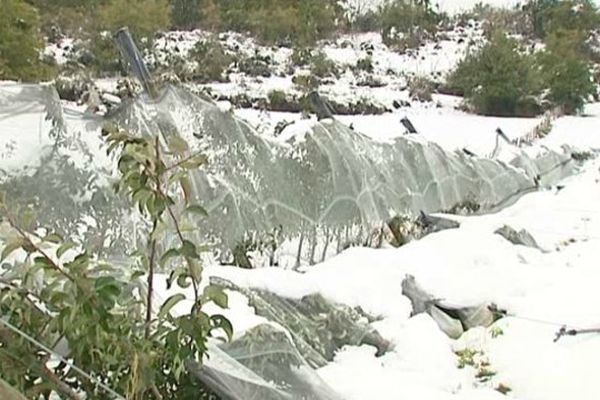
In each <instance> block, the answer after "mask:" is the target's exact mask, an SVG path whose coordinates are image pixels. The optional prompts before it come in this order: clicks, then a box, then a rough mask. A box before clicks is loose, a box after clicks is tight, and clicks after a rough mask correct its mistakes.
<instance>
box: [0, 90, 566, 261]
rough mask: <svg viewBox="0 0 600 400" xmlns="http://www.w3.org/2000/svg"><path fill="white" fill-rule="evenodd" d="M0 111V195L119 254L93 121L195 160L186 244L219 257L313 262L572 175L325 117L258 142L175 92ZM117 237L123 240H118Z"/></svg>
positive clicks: (18, 103) (46, 96)
mask: <svg viewBox="0 0 600 400" xmlns="http://www.w3.org/2000/svg"><path fill="white" fill-rule="evenodd" d="M0 104H4V105H6V104H10V106H2V111H1V113H2V114H1V115H2V117H1V118H2V120H1V122H2V131H3V135H4V136H3V141H4V147H5V148H6V149H8V148H11V149H12V154H13V155H14V157H17V156H16V155H18V157H20V160H18V161H15V160H14V157H13V158H11V157H8V158H7V157H4V158H3V159H2V163H1V164H0V167H1V168H0V169H1V170H2V171H3V181H4V187H5V189H8V191H9V192H10V193H11V194H12V195H13V197H17V198H20V199H21V201H20V203H21V204H32V206H33V207H35V209H37V210H43V212H41V213H40V214H41V215H42V216H43V217H45V220H43V221H41V223H44V224H50V225H54V226H57V228H58V230H59V232H64V231H68V229H72V228H73V227H74V226H75V227H78V229H79V230H80V231H83V232H85V233H87V234H88V236H93V238H92V237H89V239H93V242H94V243H97V244H98V246H97V247H99V248H101V247H103V246H104V247H111V246H107V245H108V244H111V243H112V244H117V243H118V244H119V245H120V247H123V246H126V244H127V243H128V242H129V241H131V240H132V239H131V236H132V235H131V234H130V231H131V229H133V228H132V227H131V226H129V225H128V220H129V219H132V221H131V225H132V226H133V225H135V221H134V220H133V217H125V216H126V215H131V213H130V212H129V210H128V209H127V206H126V205H125V204H123V202H121V201H120V200H119V199H117V198H116V197H115V196H114V195H113V194H112V193H111V190H110V189H109V188H108V186H109V185H108V184H107V182H108V179H107V178H109V177H110V176H111V175H112V174H113V173H114V172H113V171H114V169H113V168H112V164H111V161H110V160H107V159H106V156H105V151H104V148H103V145H102V143H101V140H100V135H99V131H100V128H101V126H103V124H105V123H107V122H111V123H113V124H116V125H118V126H119V127H121V128H123V129H127V130H128V131H130V132H135V133H136V134H139V135H156V134H159V135H160V136H161V137H162V138H163V139H164V140H165V141H166V140H168V138H169V136H170V135H181V136H182V137H183V138H185V139H186V140H187V141H188V143H189V144H190V145H191V151H193V152H198V151H202V152H203V153H205V154H206V155H207V157H208V161H209V162H208V164H207V165H206V166H205V167H202V168H201V169H199V170H197V171H194V172H193V173H192V179H191V181H192V186H193V187H192V192H193V196H194V197H195V202H197V203H199V204H201V205H203V206H204V208H205V209H206V210H207V211H208V214H209V215H208V217H207V218H205V219H204V220H203V221H202V222H201V226H200V227H199V228H200V229H199V232H201V236H200V237H198V238H197V239H198V240H200V241H203V242H207V241H209V242H211V244H212V245H213V247H214V248H220V249H222V250H223V251H224V252H225V253H224V254H227V256H231V255H232V252H234V249H235V248H236V246H237V245H239V243H241V242H243V241H244V240H248V238H250V237H251V238H252V240H253V241H254V242H262V243H266V242H267V241H268V240H269V239H272V240H271V242H269V243H270V244H269V245H271V246H273V247H276V246H277V245H278V243H279V244H280V243H281V241H282V240H284V239H290V238H291V239H294V238H295V239H296V245H297V246H298V258H299V259H302V260H306V261H310V262H316V261H320V260H322V259H324V258H326V257H327V256H329V255H331V254H335V253H336V252H338V251H339V250H340V249H341V248H343V247H344V246H346V245H347V244H348V243H349V242H358V243H369V240H368V239H369V237H370V235H372V233H373V231H374V229H378V228H380V227H381V226H382V224H384V223H386V222H387V221H389V220H390V219H391V218H393V217H394V216H396V215H416V214H418V213H419V211H425V212H438V211H444V210H451V209H453V208H455V207H458V206H460V205H461V204H477V206H478V209H480V210H490V209H494V208H496V207H500V206H503V205H506V204H508V203H510V202H511V201H513V200H515V199H516V198H518V197H519V196H520V195H522V194H523V193H526V192H528V191H531V190H535V189H536V188H537V187H539V185H545V184H547V183H551V182H554V181H556V180H557V179H560V178H562V177H564V176H566V175H567V174H569V173H570V172H571V171H572V170H573V167H574V163H573V162H572V157H571V154H570V151H569V150H568V149H565V151H564V152H553V151H550V150H545V151H541V152H538V153H537V154H536V155H535V157H530V156H529V155H528V154H527V153H526V152H524V151H520V150H515V155H514V157H513V158H512V160H511V161H510V162H509V163H505V162H502V161H498V160H495V159H488V158H479V157H471V156H468V155H466V154H463V153H459V152H457V153H449V152H447V151H444V150H443V149H442V148H441V147H439V146H438V145H436V144H434V143H429V142H426V141H422V140H420V139H419V138H411V137H399V138H397V139H394V140H392V141H388V142H380V141H375V140H373V139H371V138H369V137H367V136H365V135H363V134H361V133H359V132H355V131H353V130H351V129H349V128H348V127H346V126H344V125H343V124H341V123H339V122H338V121H336V120H331V119H329V120H323V121H321V122H316V121H301V122H299V123H297V124H296V125H292V126H290V127H288V128H287V129H286V130H284V132H283V133H282V134H281V135H280V136H279V137H270V136H269V137H267V136H261V135H259V134H258V133H257V132H256V131H255V130H254V129H253V128H252V127H251V126H250V125H248V124H247V123H246V122H244V121H242V120H240V119H239V118H236V117H234V116H233V114H232V113H230V112H223V111H221V110H220V109H219V108H218V107H217V106H215V105H214V103H212V102H211V101H210V100H206V99H203V98H201V97H200V96H196V95H194V94H192V93H191V92H190V91H188V90H185V89H183V88H179V87H169V88H168V89H166V90H165V91H164V93H163V94H162V96H161V97H160V98H159V99H158V100H156V101H151V100H148V99H147V98H146V97H143V96H140V97H138V98H136V99H134V100H132V101H129V102H126V103H124V104H123V105H122V106H121V107H120V108H119V109H117V110H115V111H114V112H112V113H110V114H109V116H107V117H106V118H98V117H94V118H92V117H85V116H84V115H83V114H81V113H79V114H77V113H73V112H68V111H66V112H63V111H62V109H61V106H60V102H59V100H58V97H57V96H56V94H55V92H54V91H53V89H52V88H50V87H40V86H23V87H17V86H14V87H11V88H6V87H3V89H2V90H0ZM19 121H20V122H19ZM19 124H21V125H19ZM28 124H29V125H28ZM15 126H22V127H23V128H19V131H18V134H16V135H15V134H12V135H10V134H6V133H5V132H7V131H8V130H9V129H12V131H13V132H14V130H15ZM15 136H18V137H19V138H20V139H19V140H18V141H17V142H15V141H14V137H15ZM11 146H12V147H11ZM32 150H33V151H32ZM23 154H28V156H26V157H24V156H23ZM15 162H17V164H18V165H19V168H15ZM25 171H26V172H25ZM42 199H43V201H42ZM124 221H125V223H124ZM124 231H127V235H126V236H127V238H126V239H127V240H125V241H123V240H119V238H121V237H123V236H125V232H124ZM71 232H72V230H71ZM133 236H135V235H133ZM274 237H276V238H275V239H273V238H274ZM278 241H279V242H278ZM111 249H112V250H113V251H114V250H115V247H114V246H112V247H111ZM234 255H235V254H234Z"/></svg>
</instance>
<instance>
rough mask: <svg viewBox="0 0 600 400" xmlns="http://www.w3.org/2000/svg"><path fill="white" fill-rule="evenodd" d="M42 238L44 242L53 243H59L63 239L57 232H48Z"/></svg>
mask: <svg viewBox="0 0 600 400" xmlns="http://www.w3.org/2000/svg"><path fill="white" fill-rule="evenodd" d="M43 240H44V242H49V243H54V244H60V243H62V242H63V241H64V240H63V238H62V237H61V236H60V235H59V234H57V233H49V234H48V235H46V236H44V238H43Z"/></svg>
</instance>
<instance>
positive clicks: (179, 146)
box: [168, 133, 190, 154]
mask: <svg viewBox="0 0 600 400" xmlns="http://www.w3.org/2000/svg"><path fill="white" fill-rule="evenodd" d="M168 142H169V150H171V152H173V153H174V154H183V153H185V152H186V151H188V150H189V149H190V146H189V145H188V143H187V142H186V141H185V139H184V138H182V137H181V136H179V135H178V134H176V133H175V134H173V135H171V136H169V139H168Z"/></svg>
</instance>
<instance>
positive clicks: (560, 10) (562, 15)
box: [523, 0, 600, 38]
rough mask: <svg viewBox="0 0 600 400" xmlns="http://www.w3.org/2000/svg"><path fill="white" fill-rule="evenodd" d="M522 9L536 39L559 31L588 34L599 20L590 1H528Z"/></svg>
mask: <svg viewBox="0 0 600 400" xmlns="http://www.w3.org/2000/svg"><path fill="white" fill-rule="evenodd" d="M523 9H524V11H525V12H526V13H527V15H528V17H529V21H530V25H531V30H532V32H533V34H534V35H535V36H536V37H538V38H545V37H546V36H547V35H549V34H551V33H552V32H556V31H559V30H580V31H583V32H590V31H591V30H592V29H594V28H595V27H596V26H597V24H598V22H599V18H600V17H599V15H598V11H597V9H596V6H595V5H594V4H593V3H592V2H591V1H590V0H562V1H561V0H529V2H527V4H525V6H524V7H523Z"/></svg>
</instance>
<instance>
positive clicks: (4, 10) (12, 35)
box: [0, 0, 53, 81]
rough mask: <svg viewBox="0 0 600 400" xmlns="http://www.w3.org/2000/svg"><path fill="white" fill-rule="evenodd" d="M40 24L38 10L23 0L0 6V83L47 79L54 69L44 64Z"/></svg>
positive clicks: (5, 1) (11, 0) (6, 1)
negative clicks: (4, 81) (0, 81)
mask: <svg viewBox="0 0 600 400" xmlns="http://www.w3.org/2000/svg"><path fill="white" fill-rule="evenodd" d="M42 46H43V42H42V38H41V35H40V21H39V17H38V14H37V11H36V9H35V8H33V7H32V6H30V5H29V4H27V3H25V2H24V1H23V0H2V2H1V3H0V79H8V80H24V81H36V80H43V79H48V78H49V77H50V76H51V74H52V72H53V71H52V68H51V67H50V66H49V65H48V64H45V63H44V62H42V60H41V59H40V51H41V48H42Z"/></svg>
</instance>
